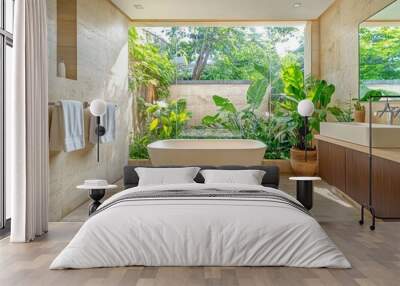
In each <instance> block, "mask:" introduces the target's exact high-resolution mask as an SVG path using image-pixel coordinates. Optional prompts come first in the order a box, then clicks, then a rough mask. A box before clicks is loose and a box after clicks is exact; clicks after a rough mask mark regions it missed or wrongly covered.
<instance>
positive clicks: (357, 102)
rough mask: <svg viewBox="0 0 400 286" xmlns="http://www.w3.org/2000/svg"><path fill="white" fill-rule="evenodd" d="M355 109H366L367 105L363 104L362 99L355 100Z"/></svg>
mask: <svg viewBox="0 0 400 286" xmlns="http://www.w3.org/2000/svg"><path fill="white" fill-rule="evenodd" d="M354 110H355V111H365V106H364V105H361V101H360V100H356V101H355V102H354Z"/></svg>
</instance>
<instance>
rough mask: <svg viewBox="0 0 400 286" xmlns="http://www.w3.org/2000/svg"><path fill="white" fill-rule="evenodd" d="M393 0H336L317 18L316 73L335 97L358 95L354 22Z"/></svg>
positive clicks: (356, 31) (356, 28) (343, 97)
mask: <svg viewBox="0 0 400 286" xmlns="http://www.w3.org/2000/svg"><path fill="white" fill-rule="evenodd" d="M392 2H394V1H393V0H336V1H335V2H334V4H333V5H332V6H331V7H330V8H329V9H328V10H327V11H326V12H325V13H324V14H323V15H322V16H321V17H320V19H319V20H320V75H321V78H323V79H326V80H328V81H329V82H332V83H333V84H335V85H336V94H335V100H340V101H346V100H348V99H349V98H351V97H357V96H358V25H359V24H360V23H361V22H363V21H364V20H365V19H367V18H368V17H370V16H371V15H373V14H375V13H376V12H378V11H379V10H381V9H382V8H384V7H385V6H387V5H388V4H390V3H392Z"/></svg>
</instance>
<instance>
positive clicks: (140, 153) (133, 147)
mask: <svg viewBox="0 0 400 286" xmlns="http://www.w3.org/2000/svg"><path fill="white" fill-rule="evenodd" d="M149 143H150V139H149V137H148V136H147V135H136V136H134V137H133V138H132V142H131V144H130V145H129V157H130V158H131V159H149V152H148V151H147V145H148V144H149Z"/></svg>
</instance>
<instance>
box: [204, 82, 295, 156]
mask: <svg viewBox="0 0 400 286" xmlns="http://www.w3.org/2000/svg"><path fill="white" fill-rule="evenodd" d="M266 90H267V81H266V80H257V81H255V82H253V83H252V84H251V85H250V87H249V89H248V90H247V94H246V99H247V106H246V107H245V108H243V109H242V110H238V109H237V108H236V107H235V106H234V104H233V103H232V102H231V101H230V100H229V99H228V98H224V97H220V96H217V95H215V96H214V97H213V101H214V104H215V105H216V106H217V107H218V111H217V113H216V114H214V115H208V116H205V117H204V118H203V120H202V124H203V125H204V126H206V127H211V128H217V129H218V128H224V129H227V130H229V131H230V132H232V133H233V134H235V133H237V132H240V134H241V137H242V138H244V139H254V140H260V141H262V142H264V143H265V144H266V145H267V151H266V153H265V158H267V159H287V158H288V157H289V150H290V146H291V142H290V139H291V138H292V137H293V135H292V134H291V133H292V132H293V128H292V127H291V125H290V124H287V123H288V122H286V121H285V119H284V118H275V117H273V118H265V117H264V116H262V115H259V114H258V113H257V109H258V108H259V107H260V106H261V103H262V102H263V99H264V97H265V95H266Z"/></svg>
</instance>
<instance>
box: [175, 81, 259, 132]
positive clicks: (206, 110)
mask: <svg viewBox="0 0 400 286" xmlns="http://www.w3.org/2000/svg"><path fill="white" fill-rule="evenodd" d="M249 86H250V82H249V81H182V82H178V83H177V84H174V85H171V87H170V92H171V96H170V99H179V98H185V99H186V100H187V104H188V109H189V110H190V111H191V112H192V114H193V116H192V119H191V120H190V121H189V126H196V125H200V124H201V119H202V118H203V117H204V116H206V115H212V114H214V113H215V112H216V111H217V108H216V106H215V104H214V102H213V100H212V97H213V96H214V95H219V96H222V97H227V98H229V99H230V100H231V101H232V103H233V104H234V105H235V106H236V108H238V109H241V108H243V107H245V106H246V91H247V89H248V88H249ZM260 110H261V111H260V112H263V113H265V112H266V111H267V106H266V104H264V105H263V106H262V107H261V108H260Z"/></svg>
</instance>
